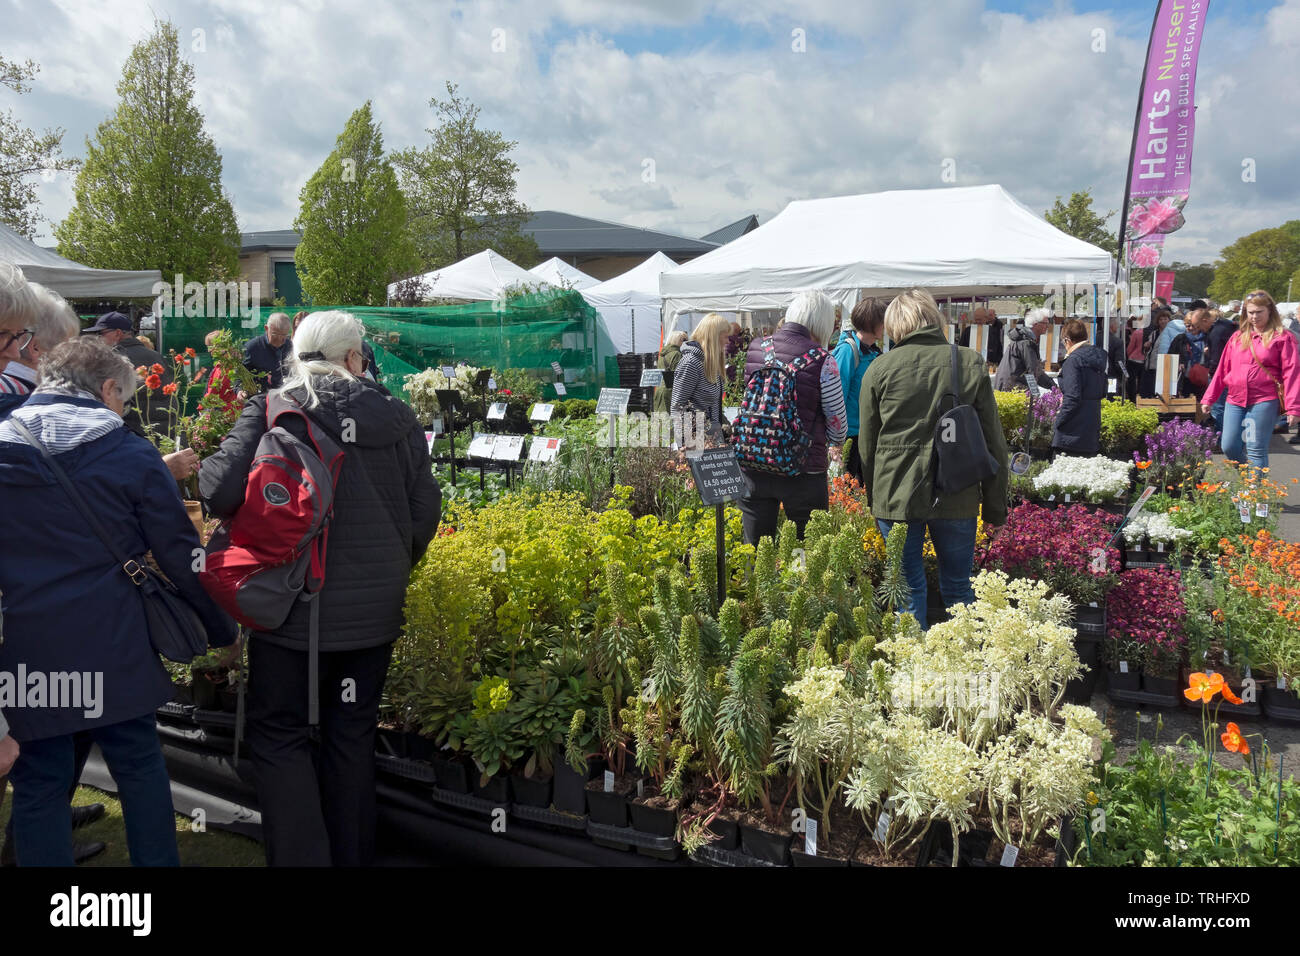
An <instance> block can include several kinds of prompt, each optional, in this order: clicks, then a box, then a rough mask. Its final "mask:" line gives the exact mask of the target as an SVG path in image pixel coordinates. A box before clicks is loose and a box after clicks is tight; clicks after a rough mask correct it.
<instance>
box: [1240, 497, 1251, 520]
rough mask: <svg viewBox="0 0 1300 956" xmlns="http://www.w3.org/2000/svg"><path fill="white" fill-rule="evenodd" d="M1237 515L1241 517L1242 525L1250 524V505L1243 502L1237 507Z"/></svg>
mask: <svg viewBox="0 0 1300 956" xmlns="http://www.w3.org/2000/svg"><path fill="white" fill-rule="evenodd" d="M1237 514H1239V515H1241V523H1242V524H1250V505H1248V504H1246V502H1244V501H1243V502H1241V503H1240V504H1239V505H1237Z"/></svg>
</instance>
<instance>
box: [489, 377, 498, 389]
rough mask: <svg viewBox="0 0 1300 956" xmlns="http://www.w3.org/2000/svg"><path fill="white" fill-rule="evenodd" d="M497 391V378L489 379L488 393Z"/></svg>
mask: <svg viewBox="0 0 1300 956" xmlns="http://www.w3.org/2000/svg"><path fill="white" fill-rule="evenodd" d="M496 390H497V380H496V379H495V378H489V379H488V391H489V392H495V391H496Z"/></svg>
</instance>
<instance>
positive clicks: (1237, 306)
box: [1228, 299, 1241, 312]
mask: <svg viewBox="0 0 1300 956" xmlns="http://www.w3.org/2000/svg"><path fill="white" fill-rule="evenodd" d="M1228 311H1229V312H1240V311H1241V300H1240V299H1233V300H1232V301H1231V302H1229V303H1228Z"/></svg>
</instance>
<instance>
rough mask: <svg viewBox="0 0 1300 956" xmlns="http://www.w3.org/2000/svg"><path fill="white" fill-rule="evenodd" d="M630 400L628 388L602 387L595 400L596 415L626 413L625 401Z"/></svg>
mask: <svg viewBox="0 0 1300 956" xmlns="http://www.w3.org/2000/svg"><path fill="white" fill-rule="evenodd" d="M631 400H632V389H630V388H602V389H601V390H600V398H598V399H597V400H596V414H597V415H626V414H627V403H628V402H630V401H631Z"/></svg>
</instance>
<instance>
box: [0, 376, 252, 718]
mask: <svg viewBox="0 0 1300 956" xmlns="http://www.w3.org/2000/svg"><path fill="white" fill-rule="evenodd" d="M55 402H58V403H69V404H74V405H81V406H84V407H86V408H100V409H102V408H103V407H104V406H103V405H102V404H100V403H98V402H96V401H93V400H91V399H82V398H69V397H67V396H62V395H48V394H39V393H38V394H36V395H33V396H32V397H31V398H29V399H28V401H27V404H28V406H31V405H41V404H52V403H55ZM57 460H58V462H59V464H60V465H62V467H63V469H64V471H66V472H67V473H68V475H69V477H71V479H72V481H73V483H74V484H75V485H76V487H77V490H79V491H80V492H82V495H83V496H84V497H85V499H86V502H87V504H89V505H90V507H91V508H93V509H94V511H95V515H96V517H98V518H99V519H100V522H101V523H102V524H103V525H104V527H105V528H106V529H107V531H108V534H109V535H110V536H111V537H112V538H113V540H114V542H115V543H116V544H117V546H118V547H119V548H120V549H121V550H122V551H123V553H125V554H127V555H131V556H141V555H143V554H144V553H145V552H146V551H152V552H153V556H154V560H155V561H156V562H157V564H158V566H159V567H160V568H162V570H163V572H164V573H165V574H166V575H167V576H168V577H169V578H170V579H171V580H172V581H173V582H174V583H175V584H176V586H177V587H178V588H179V589H180V590H181V592H182V593H183V594H184V595H185V597H186V598H188V599H189V600H190V602H191V603H192V604H193V606H194V608H195V610H197V611H198V613H199V616H200V617H201V618H202V620H203V623H204V625H205V626H206V627H207V631H208V639H209V642H210V643H211V645H212V646H214V647H221V646H225V645H228V644H230V643H231V642H232V641H233V640H234V638H235V626H234V622H233V621H231V620H230V618H229V617H227V616H226V615H225V613H224V612H223V611H221V609H220V608H218V607H217V606H216V605H215V604H214V603H212V601H211V599H210V598H208V596H207V594H205V593H204V591H203V589H202V588H201V587H200V586H199V583H198V579H197V578H196V577H195V575H194V572H193V571H192V570H191V566H192V562H193V560H194V553H195V549H196V548H198V547H199V536H198V534H196V533H195V531H194V525H193V524H192V523H191V522H190V519H189V517H188V515H186V513H185V506H184V504H183V503H182V502H181V498H180V494H179V492H178V491H177V490H176V482H175V480H174V479H173V478H172V476H171V474H170V473H168V471H167V467H166V466H165V465H164V464H163V462H162V458H161V457H159V455H158V452H157V450H156V449H155V448H154V447H153V446H152V445H150V444H149V442H147V441H146V440H145V439H143V438H140V437H139V436H137V435H133V434H131V432H130V431H128V430H127V429H126V428H125V427H123V428H118V429H114V430H113V431H112V432H110V433H109V434H107V435H105V436H103V437H102V438H97V439H94V440H92V441H88V442H86V443H85V444H82V445H78V446H77V447H75V448H72V449H71V450H69V451H66V452H63V453H62V454H60V455H58V456H57ZM0 498H2V499H3V501H4V528H3V535H4V546H3V547H2V548H0V591H3V592H4V637H5V640H4V643H3V644H0V672H4V673H7V674H16V673H17V671H18V666H19V665H20V664H22V665H24V666H25V669H26V671H27V673H28V674H30V673H32V672H34V671H41V672H46V673H49V672H82V673H84V672H92V673H95V672H97V673H100V674H102V675H103V677H102V684H101V687H102V694H101V695H100V701H99V703H100V705H101V706H102V708H103V710H102V713H100V714H99V715H98V716H97V717H87V716H86V715H85V710H86V708H83V707H71V708H70V707H64V708H51V707H42V708H32V707H18V706H5V708H4V715H5V717H6V718H7V719H8V721H9V724H10V733H11V734H13V736H14V738H15V739H16V740H17V741H18V742H19V743H23V742H25V741H28V740H41V739H44V738H47V737H54V736H60V735H63V734H69V733H73V732H75V731H79V730H84V729H87V728H89V727H91V726H106V725H108V724H114V723H119V722H121V721H123V720H130V719H132V718H135V717H142V716H144V715H145V714H149V713H152V712H153V711H154V710H155V709H156V708H157V707H158V706H159V705H160V704H163V703H165V702H166V701H168V700H170V699H171V696H172V687H171V681H170V680H169V678H168V676H167V672H166V671H165V670H164V669H163V665H162V662H161V660H160V659H159V657H158V655H157V654H155V653H154V652H153V649H152V647H151V646H150V644H149V635H148V632H147V630H146V624H145V616H144V605H143V603H142V600H141V598H140V596H139V592H138V590H137V589H136V586H135V585H134V584H132V583H131V581H130V579H129V578H128V577H127V576H126V573H125V572H123V570H122V569H121V567H120V566H119V565H118V564H117V563H116V562H115V561H114V560H113V558H112V557H111V556H110V555H109V553H108V550H107V549H106V548H105V547H104V545H103V544H102V543H101V542H100V540H99V538H97V537H96V536H95V534H94V532H92V531H91V530H90V529H89V528H87V527H86V526H85V522H84V520H83V519H82V517H81V514H80V512H78V511H77V510H76V509H75V507H74V506H73V505H72V503H71V501H70V500H69V499H68V496H67V493H66V492H65V491H64V490H63V488H62V487H61V486H60V485H59V484H58V482H57V480H56V479H55V477H54V475H53V473H52V472H51V471H50V470H49V469H48V468H47V467H46V465H45V462H44V461H43V460H42V459H41V457H40V455H39V453H38V452H37V451H36V449H34V448H32V447H31V446H30V445H28V444H26V443H22V444H18V443H14V442H0ZM0 679H3V678H2V677H0Z"/></svg>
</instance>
